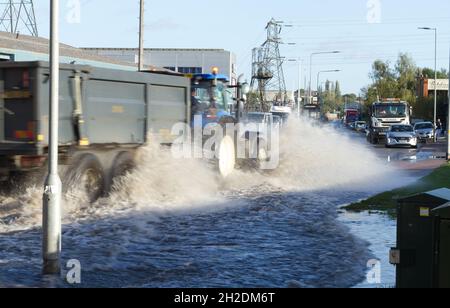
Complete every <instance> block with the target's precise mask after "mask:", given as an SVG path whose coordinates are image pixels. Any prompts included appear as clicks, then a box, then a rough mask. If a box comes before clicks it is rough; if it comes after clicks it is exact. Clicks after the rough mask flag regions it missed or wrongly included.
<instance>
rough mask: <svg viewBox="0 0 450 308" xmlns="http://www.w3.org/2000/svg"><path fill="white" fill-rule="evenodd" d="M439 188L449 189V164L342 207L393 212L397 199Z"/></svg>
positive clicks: (357, 210)
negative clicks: (412, 180)
mask: <svg viewBox="0 0 450 308" xmlns="http://www.w3.org/2000/svg"><path fill="white" fill-rule="evenodd" d="M439 188H450V164H446V165H444V166H442V167H440V168H438V169H436V170H435V171H433V172H432V173H431V174H429V175H428V176H426V177H424V178H422V179H420V180H418V181H417V182H415V183H413V184H411V185H408V186H405V187H402V188H399V189H394V190H391V191H388V192H384V193H381V194H379V195H376V196H374V197H372V198H369V199H367V200H364V201H361V202H356V203H353V204H350V205H348V206H346V207H344V209H346V210H348V211H356V212H361V211H384V212H394V211H395V209H396V206H397V200H398V199H401V198H404V197H408V196H411V195H415V194H419V193H423V192H427V191H430V190H435V189H439Z"/></svg>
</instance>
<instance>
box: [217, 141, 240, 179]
mask: <svg viewBox="0 0 450 308" xmlns="http://www.w3.org/2000/svg"><path fill="white" fill-rule="evenodd" d="M235 166H236V149H235V146H234V141H233V139H232V138H231V137H230V136H225V137H224V138H223V139H222V141H221V142H220V146H219V171H220V174H221V175H222V177H223V178H226V177H228V176H229V175H231V174H232V173H233V171H234V169H235Z"/></svg>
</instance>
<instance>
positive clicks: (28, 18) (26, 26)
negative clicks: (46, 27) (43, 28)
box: [0, 0, 38, 36]
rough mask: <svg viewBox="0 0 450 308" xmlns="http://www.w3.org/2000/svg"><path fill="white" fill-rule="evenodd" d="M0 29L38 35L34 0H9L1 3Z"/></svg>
mask: <svg viewBox="0 0 450 308" xmlns="http://www.w3.org/2000/svg"><path fill="white" fill-rule="evenodd" d="M0 12H1V15H0V29H1V30H3V31H6V32H10V33H12V34H19V33H21V31H24V32H25V34H30V35H32V36H38V29H37V23H36V15H35V12H34V4H33V1H32V0H9V1H6V2H4V3H1V4H0Z"/></svg>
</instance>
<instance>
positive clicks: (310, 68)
mask: <svg viewBox="0 0 450 308" xmlns="http://www.w3.org/2000/svg"><path fill="white" fill-rule="evenodd" d="M336 53H340V51H325V52H314V53H312V54H311V56H310V60H309V94H308V95H309V97H308V100H309V103H310V104H312V64H313V57H314V56H316V55H324V54H336Z"/></svg>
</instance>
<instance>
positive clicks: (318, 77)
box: [317, 70, 341, 91]
mask: <svg viewBox="0 0 450 308" xmlns="http://www.w3.org/2000/svg"><path fill="white" fill-rule="evenodd" d="M339 72H341V70H327V71H320V72H318V73H317V91H319V85H320V75H321V74H323V73H339Z"/></svg>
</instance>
